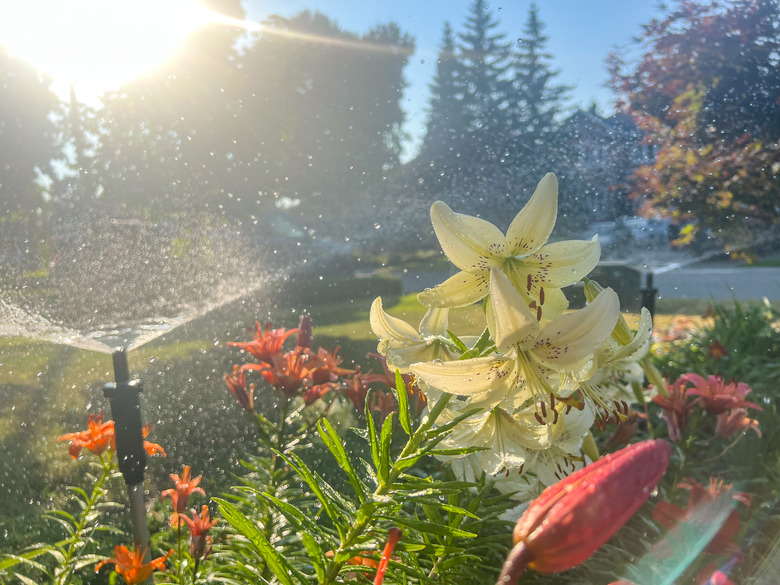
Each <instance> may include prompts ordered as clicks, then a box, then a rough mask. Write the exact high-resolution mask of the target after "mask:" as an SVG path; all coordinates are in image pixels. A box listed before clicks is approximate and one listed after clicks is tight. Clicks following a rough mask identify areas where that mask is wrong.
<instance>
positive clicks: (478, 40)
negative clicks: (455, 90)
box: [457, 0, 511, 174]
mask: <svg viewBox="0 0 780 585" xmlns="http://www.w3.org/2000/svg"><path fill="white" fill-rule="evenodd" d="M497 26H498V21H497V20H494V19H493V18H492V17H491V15H490V13H489V12H488V6H487V3H486V2H485V0H474V4H473V5H472V7H471V11H470V14H469V16H468V17H467V19H466V24H465V31H464V32H463V33H461V34H459V35H458V38H459V41H460V42H459V43H458V49H459V60H458V70H457V72H458V80H459V85H460V87H461V88H462V92H463V95H462V104H463V120H462V126H463V130H464V132H463V140H462V141H461V144H460V149H459V154H460V156H461V157H465V158H466V160H469V161H473V162H474V163H476V164H477V165H478V166H477V169H478V170H481V171H483V173H484V174H486V173H487V172H489V171H490V170H491V169H490V167H491V166H493V165H494V164H497V163H498V161H499V159H500V158H501V156H502V155H503V153H504V152H505V151H506V149H507V146H508V136H507V132H506V131H507V128H508V122H509V111H508V105H509V99H510V98H509V92H510V91H511V84H510V82H509V81H507V71H508V68H509V59H510V57H511V55H510V49H509V45H508V43H506V41H505V40H504V39H505V35H503V34H501V33H497V32H496V27H497Z"/></svg>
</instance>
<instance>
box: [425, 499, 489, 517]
mask: <svg viewBox="0 0 780 585" xmlns="http://www.w3.org/2000/svg"><path fill="white" fill-rule="evenodd" d="M416 501H418V502H420V503H422V504H423V505H425V506H432V507H436V508H439V509H440V510H445V511H446V512H450V513H452V514H460V515H462V516H468V517H469V518H474V519H475V520H479V516H477V515H476V514H474V513H473V512H470V511H468V510H466V508H461V507H460V506H455V505H454V504H444V503H442V502H440V501H438V500H433V499H427V498H425V499H422V500H416Z"/></svg>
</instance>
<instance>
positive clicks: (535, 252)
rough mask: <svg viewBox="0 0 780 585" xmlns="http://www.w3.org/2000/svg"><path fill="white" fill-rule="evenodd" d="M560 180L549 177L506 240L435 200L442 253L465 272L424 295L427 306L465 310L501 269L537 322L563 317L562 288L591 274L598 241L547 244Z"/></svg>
mask: <svg viewBox="0 0 780 585" xmlns="http://www.w3.org/2000/svg"><path fill="white" fill-rule="evenodd" d="M557 208H558V181H557V179H556V178H555V175H553V174H552V173H548V174H547V175H545V176H544V178H543V179H542V180H541V181H540V182H539V185H538V186H537V188H536V191H535V192H534V194H533V196H532V197H531V199H530V200H529V201H528V203H527V204H526V205H525V207H523V209H521V210H520V213H518V214H517V216H516V217H515V219H514V220H513V221H512V223H511V224H510V226H509V229H508V230H507V233H506V236H504V234H502V233H501V231H500V230H499V229H498V228H497V227H496V226H494V225H493V224H492V223H490V222H487V221H485V220H483V219H479V218H477V217H472V216H469V215H463V214H460V213H455V212H454V211H452V210H451V209H450V208H449V206H447V204H446V203H443V202H441V201H437V202H436V203H434V204H433V206H432V207H431V221H432V222H433V229H434V231H435V232H436V236H437V237H438V239H439V243H440V244H441V247H442V250H443V251H444V253H445V254H446V255H447V257H448V258H449V259H450V261H451V262H452V263H453V264H454V265H455V266H457V267H458V268H459V269H460V270H461V272H458V273H457V274H456V275H455V276H452V277H450V278H449V279H447V280H446V281H444V282H443V283H442V284H440V285H438V286H436V287H434V288H432V289H428V290H425V291H423V292H422V293H420V294H419V295H418V299H419V300H420V302H421V303H423V304H424V305H428V306H429V307H463V306H466V305H470V304H472V303H475V302H477V301H479V300H480V299H483V298H485V296H487V295H488V293H489V292H490V269H491V268H494V267H495V268H498V269H499V270H501V271H502V272H503V273H504V274H505V275H506V276H507V277H508V278H509V280H510V281H511V282H512V284H513V285H514V286H515V288H516V289H517V290H518V291H520V294H521V295H522V297H523V299H524V300H525V304H526V305H528V306H530V307H531V308H532V310H534V311H536V313H537V317H538V320H541V319H542V318H544V319H551V318H553V317H555V316H557V315H560V314H561V313H563V311H564V310H565V309H566V308H567V307H568V301H567V300H566V297H565V296H564V294H563V292H561V290H560V289H561V287H564V286H568V285H570V284H573V283H575V282H577V281H578V280H579V279H581V278H582V277H583V276H585V275H587V274H588V273H589V272H590V271H591V270H592V269H593V267H594V266H596V263H597V262H598V260H599V255H600V252H601V248H600V246H599V243H598V241H597V240H596V239H595V238H594V240H592V241H579V240H577V241H574V240H572V241H564V242H557V243H554V244H546V242H547V239H548V238H549V237H550V234H551V233H552V230H553V227H554V226H555V219H556V216H557V213H558V210H557Z"/></svg>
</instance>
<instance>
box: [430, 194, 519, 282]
mask: <svg viewBox="0 0 780 585" xmlns="http://www.w3.org/2000/svg"><path fill="white" fill-rule="evenodd" d="M431 222H432V223H433V230H434V231H435V232H436V237H437V238H439V243H440V244H441V249H442V250H443V251H444V253H445V254H446V255H447V258H449V259H450V261H451V262H452V263H453V264H454V265H455V266H457V267H458V268H460V269H461V270H466V271H469V272H473V271H476V270H485V269H486V268H487V262H486V259H487V258H488V257H490V256H493V255H496V254H502V253H503V251H504V240H505V238H504V234H502V233H501V231H500V230H499V229H498V228H497V227H496V226H494V225H493V224H492V223H490V222H488V221H485V220H484V219H480V218H478V217H472V216H470V215H464V214H462V213H455V212H454V211H452V209H450V207H449V206H448V205H447V204H446V203H444V202H442V201H437V202H436V203H434V204H433V205H432V206H431Z"/></svg>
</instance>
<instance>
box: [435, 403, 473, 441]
mask: <svg viewBox="0 0 780 585" xmlns="http://www.w3.org/2000/svg"><path fill="white" fill-rule="evenodd" d="M481 411H482V409H481V408H473V409H471V410H469V411H467V412H464V413H463V414H461V415H460V416H457V417H455V418H454V419H452V420H451V421H450V422H448V423H445V424H443V425H441V426H438V427H436V428H435V429H432V430H430V431H428V432H427V434H426V436H427V438H428V439H432V438H433V437H436V436H438V435H441V434H442V433H446V432H447V431H451V430H452V429H453V428H455V427H456V426H457V425H458V424H460V422H461V421H463V420H465V419H467V418H469V417H470V416H474V415H475V414H477V413H478V412H481Z"/></svg>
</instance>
